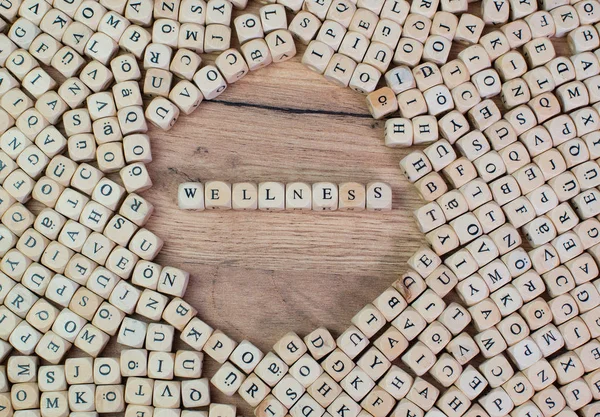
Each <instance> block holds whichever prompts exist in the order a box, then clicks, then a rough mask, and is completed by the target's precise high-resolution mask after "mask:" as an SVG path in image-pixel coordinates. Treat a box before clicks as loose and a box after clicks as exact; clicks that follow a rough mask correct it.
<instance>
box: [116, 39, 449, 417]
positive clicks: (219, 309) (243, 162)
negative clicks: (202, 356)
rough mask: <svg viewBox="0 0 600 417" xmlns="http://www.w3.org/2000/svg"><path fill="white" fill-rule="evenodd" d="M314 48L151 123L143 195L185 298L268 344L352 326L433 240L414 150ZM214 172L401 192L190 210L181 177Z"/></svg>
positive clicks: (204, 314)
mask: <svg viewBox="0 0 600 417" xmlns="http://www.w3.org/2000/svg"><path fill="white" fill-rule="evenodd" d="M303 50H304V48H302V47H300V48H299V55H298V56H297V57H295V58H294V59H292V60H291V61H288V62H285V63H281V64H275V65H271V66H269V67H267V68H265V69H261V70H259V71H257V72H255V73H252V74H250V75H248V76H246V77H245V78H244V79H242V80H241V81H239V82H238V83H236V84H234V85H232V86H230V87H229V89H228V90H227V91H226V92H225V93H224V94H222V95H221V96H220V97H218V98H217V99H216V100H214V101H211V102H203V103H202V104H201V105H200V107H199V109H198V110H197V111H196V112H195V113H194V114H193V115H191V116H182V117H181V118H180V120H179V121H178V123H177V124H176V126H175V127H174V128H173V129H172V130H171V131H170V132H168V133H163V132H159V131H158V130H157V129H153V130H152V131H151V132H150V135H151V138H152V150H153V155H154V161H153V163H152V164H151V165H150V173H151V176H152V179H153V181H154V187H153V188H152V189H151V190H150V191H148V192H146V193H145V194H144V196H145V197H147V198H148V199H149V200H150V201H151V202H152V203H153V204H154V205H155V207H156V211H155V214H154V216H153V217H152V219H151V220H150V222H149V224H148V228H149V229H151V230H153V231H154V232H156V233H157V234H158V235H159V236H161V237H162V238H163V239H164V240H165V247H164V249H163V250H162V252H161V253H160V255H159V257H158V259H157V261H158V262H159V263H161V264H163V265H173V266H177V267H181V268H184V269H186V270H187V271H189V272H190V273H191V275H192V282H191V284H190V287H189V289H188V292H187V294H186V300H187V301H189V302H190V303H192V305H194V306H195V307H196V308H197V309H198V311H199V316H200V317H201V318H202V319H203V320H205V321H206V322H208V323H209V324H210V325H212V326H213V327H215V328H219V329H221V330H223V331H224V332H226V333H227V334H228V335H230V336H231V337H233V338H234V339H236V340H238V341H241V340H243V339H248V340H250V341H252V342H253V343H254V344H256V345H257V346H258V347H259V348H261V349H262V350H263V351H264V352H266V351H268V350H270V349H271V347H272V346H273V344H274V343H275V342H276V341H277V340H278V339H279V338H280V337H281V336H282V335H283V334H285V333H286V332H288V331H295V332H297V333H298V334H300V335H301V336H304V335H305V334H307V333H308V332H310V331H312V330H313V329H315V328H316V327H319V326H325V327H327V328H328V329H330V330H331V331H332V332H333V333H334V335H335V336H337V335H339V334H340V333H341V332H342V331H343V330H344V329H345V328H346V327H347V326H348V325H349V323H350V319H351V318H352V316H353V315H354V314H355V313H356V312H357V311H358V310H359V309H360V308H361V307H362V306H364V304H366V303H368V302H370V301H371V300H372V299H374V298H375V297H376V296H377V295H378V294H379V293H380V292H381V291H383V290H384V289H385V288H386V287H387V286H389V285H390V284H391V283H392V282H393V281H394V280H395V279H396V278H397V277H398V275H399V274H401V273H402V272H404V271H405V270H406V261H407V259H408V258H409V257H410V256H411V254H412V253H413V252H414V251H415V250H416V249H417V248H418V247H419V245H421V244H422V243H423V242H424V238H423V236H422V234H421V233H420V232H419V231H418V230H417V228H416V225H415V223H414V220H413V219H412V211H413V210H414V209H416V208H418V207H419V206H420V205H421V204H422V202H420V201H419V199H418V197H417V195H416V193H415V191H414V190H413V187H412V185H411V184H409V183H408V181H406V180H405V179H404V178H403V177H402V176H401V174H400V170H399V168H398V162H399V161H400V159H401V158H403V157H404V156H405V155H406V154H407V153H408V152H409V150H397V149H390V148H386V147H385V146H383V122H379V121H375V120H373V119H372V118H371V117H370V115H369V113H368V111H367V109H366V106H365V101H364V100H365V99H364V96H361V95H359V94H358V93H355V92H353V91H351V90H349V89H344V88H340V87H338V86H335V85H333V84H331V83H329V82H327V81H326V80H325V79H324V78H323V77H321V76H320V75H317V74H315V73H313V72H311V71H309V70H308V69H306V68H305V67H304V66H303V65H302V64H300V56H301V53H302V52H303ZM455 53H456V51H453V54H452V55H455ZM209 179H218V180H226V181H230V182H241V181H256V182H260V181H264V180H276V181H283V182H291V181H297V180H299V181H306V182H316V181H325V180H326V181H334V182H342V181H358V182H363V183H367V182H369V181H372V180H382V181H386V182H388V183H389V184H391V186H392V188H393V193H394V200H393V210H392V211H391V212H387V213H371V212H368V213H367V212H365V213H343V212H333V213H302V214H297V213H291V212H280V213H264V212H243V213H240V212H232V211H230V212H189V211H182V210H179V209H178V208H177V202H176V193H177V186H178V184H179V183H181V182H184V181H206V180H209ZM180 347H182V348H184V346H182V345H180ZM115 349H116V348H115V347H112V348H111V349H110V350H109V352H115ZM205 369H206V372H205V375H206V376H209V377H210V376H212V374H213V372H214V370H215V369H217V366H216V364H215V362H214V361H212V360H211V359H210V358H209V359H206V361H205ZM211 394H212V396H213V401H217V402H227V403H231V404H236V405H237V406H238V407H240V409H239V411H238V414H239V415H251V414H252V410H251V409H250V408H249V407H248V406H247V405H246V404H245V403H243V402H242V401H241V400H240V399H239V397H237V396H234V397H232V398H226V397H224V396H223V395H222V394H220V393H218V392H217V391H216V389H214V387H211Z"/></svg>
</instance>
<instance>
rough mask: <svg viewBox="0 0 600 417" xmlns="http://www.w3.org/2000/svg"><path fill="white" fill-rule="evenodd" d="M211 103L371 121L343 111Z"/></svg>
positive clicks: (359, 115)
mask: <svg viewBox="0 0 600 417" xmlns="http://www.w3.org/2000/svg"><path fill="white" fill-rule="evenodd" d="M212 102H213V103H219V104H223V105H225V106H231V107H252V108H255V109H261V110H273V111H278V112H282V113H287V114H316V115H323V116H342V117H359V118H361V119H366V118H368V119H372V116H371V115H370V114H362V113H349V112H343V111H331V110H313V109H296V108H293V107H276V106H268V105H264V104H253V103H240V102H236V101H227V100H212Z"/></svg>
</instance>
